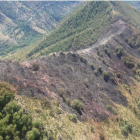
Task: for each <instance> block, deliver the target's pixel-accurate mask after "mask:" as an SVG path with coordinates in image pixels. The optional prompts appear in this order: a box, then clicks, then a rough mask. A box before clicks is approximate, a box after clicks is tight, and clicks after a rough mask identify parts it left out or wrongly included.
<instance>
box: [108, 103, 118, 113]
mask: <svg viewBox="0 0 140 140" xmlns="http://www.w3.org/2000/svg"><path fill="white" fill-rule="evenodd" d="M106 108H107V110H108V111H110V112H111V113H113V114H114V115H117V112H116V111H115V109H114V108H113V107H112V106H111V105H107V106H106Z"/></svg>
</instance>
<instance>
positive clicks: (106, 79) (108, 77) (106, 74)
mask: <svg viewBox="0 0 140 140" xmlns="http://www.w3.org/2000/svg"><path fill="white" fill-rule="evenodd" d="M103 76H104V80H105V81H106V82H108V80H109V79H110V75H109V73H108V72H104V73H103Z"/></svg>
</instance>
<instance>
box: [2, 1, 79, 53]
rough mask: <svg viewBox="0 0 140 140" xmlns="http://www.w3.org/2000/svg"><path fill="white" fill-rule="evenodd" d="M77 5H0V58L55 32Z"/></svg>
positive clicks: (37, 2) (5, 3) (42, 3)
mask: <svg viewBox="0 0 140 140" xmlns="http://www.w3.org/2000/svg"><path fill="white" fill-rule="evenodd" d="M79 4H80V2H53V1H52V2H48V1H47V2H45V1H36V2H27V1H26V2H20V1H18V2H15V1H8V2H6V1H1V2H0V35H1V38H0V46H1V47H0V55H4V54H5V55H6V54H7V53H9V52H11V51H14V50H16V49H21V48H24V47H25V46H27V45H29V44H32V43H33V42H35V41H37V40H39V39H41V38H42V37H43V36H44V35H46V34H48V33H49V32H50V31H51V30H52V29H54V28H55V27H56V26H57V24H58V23H59V21H60V20H61V19H62V18H64V17H65V16H66V15H67V14H69V13H70V12H71V11H72V10H73V9H74V8H75V7H77V6H79Z"/></svg>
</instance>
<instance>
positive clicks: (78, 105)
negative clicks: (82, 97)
mask: <svg viewBox="0 0 140 140" xmlns="http://www.w3.org/2000/svg"><path fill="white" fill-rule="evenodd" d="M72 107H73V108H74V109H76V110H77V111H78V112H79V113H81V110H83V108H84V104H83V103H82V102H81V101H79V100H77V99H74V100H73V101H72Z"/></svg>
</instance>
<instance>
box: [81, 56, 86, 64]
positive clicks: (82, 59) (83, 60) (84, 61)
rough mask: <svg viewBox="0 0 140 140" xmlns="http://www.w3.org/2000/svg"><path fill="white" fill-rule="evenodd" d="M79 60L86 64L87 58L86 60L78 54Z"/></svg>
mask: <svg viewBox="0 0 140 140" xmlns="http://www.w3.org/2000/svg"><path fill="white" fill-rule="evenodd" d="M80 61H81V62H82V63H85V64H87V60H86V59H85V58H84V57H82V56H80Z"/></svg>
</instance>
